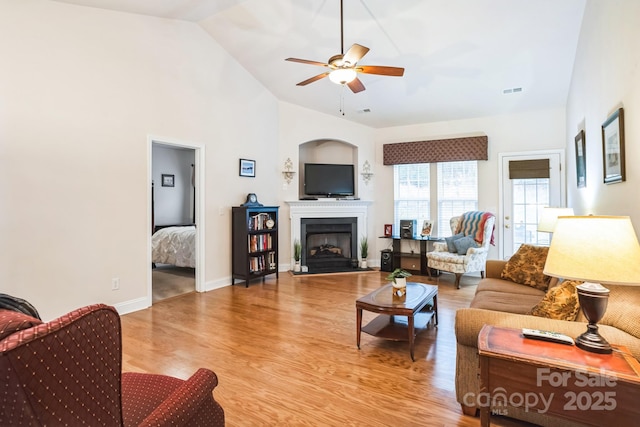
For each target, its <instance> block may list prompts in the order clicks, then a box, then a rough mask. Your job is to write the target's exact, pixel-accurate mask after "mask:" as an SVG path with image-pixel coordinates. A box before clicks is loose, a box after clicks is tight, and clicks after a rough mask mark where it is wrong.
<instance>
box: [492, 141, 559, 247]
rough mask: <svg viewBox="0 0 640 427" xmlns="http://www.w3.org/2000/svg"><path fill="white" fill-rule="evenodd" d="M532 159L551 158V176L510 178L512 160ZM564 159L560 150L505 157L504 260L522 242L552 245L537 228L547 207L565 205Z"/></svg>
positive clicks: (503, 206)
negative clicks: (543, 210)
mask: <svg viewBox="0 0 640 427" xmlns="http://www.w3.org/2000/svg"><path fill="white" fill-rule="evenodd" d="M533 159H549V178H518V179H510V178H509V162H510V161H518V160H533ZM563 162H564V155H563V153H561V152H544V153H539V154H522V155H518V154H512V155H511V154H509V155H504V156H502V203H501V205H502V206H501V210H502V233H501V237H502V238H501V240H502V244H501V245H500V252H501V256H502V258H503V259H508V258H509V257H511V255H513V254H514V253H515V252H516V251H517V250H518V248H519V247H520V245H522V244H523V243H529V244H533V245H541V246H542V245H544V246H546V245H549V239H550V236H549V233H544V232H538V230H537V229H538V220H539V218H540V214H541V212H542V208H544V207H545V206H553V207H560V206H564V204H563V203H564V200H565V197H564V194H565V188H564V186H565V183H564V179H563V177H562V173H561V171H562V164H563Z"/></svg>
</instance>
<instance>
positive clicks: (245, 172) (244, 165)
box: [240, 159, 256, 178]
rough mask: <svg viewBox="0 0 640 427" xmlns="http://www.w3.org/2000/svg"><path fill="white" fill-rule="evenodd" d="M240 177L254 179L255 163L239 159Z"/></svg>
mask: <svg viewBox="0 0 640 427" xmlns="http://www.w3.org/2000/svg"><path fill="white" fill-rule="evenodd" d="M240 176H248V177H251V178H255V176H256V161H255V160H248V159H240Z"/></svg>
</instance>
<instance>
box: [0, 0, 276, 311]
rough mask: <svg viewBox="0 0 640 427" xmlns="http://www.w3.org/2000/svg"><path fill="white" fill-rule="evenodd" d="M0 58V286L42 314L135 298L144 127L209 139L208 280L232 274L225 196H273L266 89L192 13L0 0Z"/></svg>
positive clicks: (139, 288) (144, 207) (143, 285)
mask: <svg viewBox="0 0 640 427" xmlns="http://www.w3.org/2000/svg"><path fill="white" fill-rule="evenodd" d="M0 57H2V62H3V65H2V67H0V203H1V205H0V233H1V235H2V239H0V283H2V291H3V292H6V293H9V294H14V295H16V296H21V297H23V298H26V299H27V300H29V301H31V302H32V303H33V304H34V305H35V306H36V307H37V308H38V310H39V311H40V313H41V314H42V316H43V317H44V318H52V317H54V316H57V315H59V314H62V313H64V312H67V311H69V310H72V309H74V308H76V307H79V306H82V305H85V304H90V303H95V302H103V303H107V304H114V305H118V304H123V303H126V302H132V301H133V302H139V301H142V300H144V299H145V297H146V296H147V280H148V272H149V268H150V258H149V253H148V239H147V235H148V232H149V230H150V223H149V217H148V204H149V199H150V189H149V188H148V176H149V168H150V167H151V159H150V158H149V149H148V136H149V135H154V136H162V137H167V139H168V140H181V141H193V142H195V143H198V144H202V145H203V146H204V147H205V148H206V150H205V153H206V160H205V163H206V164H205V168H206V170H205V171H204V173H205V181H206V185H205V188H204V192H205V199H206V200H205V204H206V206H205V209H206V215H205V220H206V225H207V226H206V236H205V242H204V243H205V246H206V263H205V269H206V276H205V278H204V280H205V283H206V284H207V286H208V287H213V286H217V285H220V284H228V283H230V280H229V276H230V265H231V261H230V256H229V248H230V247H231V244H230V226H229V224H230V222H231V219H230V207H231V206H232V205H237V204H239V203H242V202H243V201H244V200H245V196H246V194H247V193H249V192H256V193H257V194H258V196H259V197H260V200H261V201H262V202H266V203H273V204H275V203H278V201H279V192H278V187H277V186H276V187H275V188H274V185H273V184H274V183H276V182H281V179H282V174H281V170H282V166H281V165H280V164H281V161H280V160H279V157H278V150H277V147H278V137H279V135H278V132H277V129H278V107H279V104H278V102H277V101H276V99H275V98H274V97H273V95H272V94H271V93H270V92H268V91H266V90H265V89H264V88H263V87H262V86H261V85H260V84H258V83H257V82H256V81H255V79H254V78H253V77H252V76H251V75H249V73H247V72H246V71H245V70H244V69H243V68H242V67H240V66H239V65H238V63H237V62H236V61H235V60H233V58H231V57H230V56H229V55H228V54H227V53H226V52H225V51H224V50H223V49H222V48H221V47H220V46H219V45H218V44H217V43H216V42H215V41H213V39H212V38H211V37H210V36H209V35H208V34H207V33H206V32H205V31H203V30H202V29H201V28H200V27H199V26H198V25H196V24H192V23H187V22H180V21H171V20H165V19H157V18H152V17H147V16H142V15H134V14H124V13H118V12H111V11H106V10H101V9H95V8H87V7H81V6H75V5H70V4H65V3H58V2H52V1H48V0H20V1H11V0H2V1H0ZM158 140H162V139H161V138H158ZM241 157H242V158H250V159H255V160H256V162H257V168H256V171H257V177H256V178H244V177H239V176H238V159H239V158H241ZM113 277H118V278H119V279H120V290H119V291H112V290H111V279H112V278H113Z"/></svg>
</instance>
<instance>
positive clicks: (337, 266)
mask: <svg viewBox="0 0 640 427" xmlns="http://www.w3.org/2000/svg"><path fill="white" fill-rule="evenodd" d="M357 236H358V218H357V217H340V218H301V220H300V237H301V239H300V243H301V244H302V259H301V261H302V265H306V266H307V267H308V269H309V272H310V273H320V272H331V271H344V270H349V269H353V268H354V267H357V263H356V265H355V266H354V265H353V263H352V260H354V259H355V260H357V259H358V246H357V242H358V239H357Z"/></svg>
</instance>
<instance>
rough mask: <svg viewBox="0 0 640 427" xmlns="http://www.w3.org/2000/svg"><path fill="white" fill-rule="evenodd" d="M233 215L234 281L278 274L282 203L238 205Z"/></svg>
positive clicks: (232, 253)
mask: <svg viewBox="0 0 640 427" xmlns="http://www.w3.org/2000/svg"><path fill="white" fill-rule="evenodd" d="M231 209H232V215H231V217H232V218H231V222H232V225H231V230H232V233H233V234H232V236H231V256H232V274H231V284H232V285H235V281H236V279H238V280H244V281H245V285H246V286H247V287H249V281H250V280H253V279H257V278H260V277H262V280H264V276H267V275H269V274H275V275H276V277H278V206H234V207H232V208H231Z"/></svg>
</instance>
